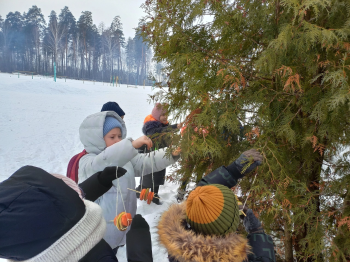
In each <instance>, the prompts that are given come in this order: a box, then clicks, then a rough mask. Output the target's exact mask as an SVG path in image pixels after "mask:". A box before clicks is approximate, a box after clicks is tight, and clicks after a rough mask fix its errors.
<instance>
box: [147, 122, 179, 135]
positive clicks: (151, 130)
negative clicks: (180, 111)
mask: <svg viewBox="0 0 350 262" xmlns="http://www.w3.org/2000/svg"><path fill="white" fill-rule="evenodd" d="M176 128H177V124H174V125H168V126H161V124H160V123H159V122H156V121H151V122H148V123H145V125H144V127H143V128H142V131H143V133H144V134H145V135H146V136H151V135H154V134H159V133H166V132H169V131H171V130H173V129H176Z"/></svg>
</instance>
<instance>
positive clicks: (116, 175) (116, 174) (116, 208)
mask: <svg viewBox="0 0 350 262" xmlns="http://www.w3.org/2000/svg"><path fill="white" fill-rule="evenodd" d="M115 177H116V178H118V167H117V170H116V171H115ZM118 184H119V179H118ZM118 202H119V195H118V187H117V203H116V207H115V213H116V216H117V215H118Z"/></svg>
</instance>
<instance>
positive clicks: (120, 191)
mask: <svg viewBox="0 0 350 262" xmlns="http://www.w3.org/2000/svg"><path fill="white" fill-rule="evenodd" d="M118 188H119V192H120V197H121V199H122V202H123V207H124V212H125V213H126V208H125V204H124V199H123V195H122V190H121V189H120V184H119V179H118Z"/></svg>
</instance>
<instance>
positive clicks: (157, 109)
mask: <svg viewBox="0 0 350 262" xmlns="http://www.w3.org/2000/svg"><path fill="white" fill-rule="evenodd" d="M166 113H167V111H166V110H165V109H164V107H163V106H162V104H161V103H156V105H155V106H154V108H153V110H152V116H153V117H154V118H155V119H156V120H157V121H160V116H161V115H164V114H166Z"/></svg>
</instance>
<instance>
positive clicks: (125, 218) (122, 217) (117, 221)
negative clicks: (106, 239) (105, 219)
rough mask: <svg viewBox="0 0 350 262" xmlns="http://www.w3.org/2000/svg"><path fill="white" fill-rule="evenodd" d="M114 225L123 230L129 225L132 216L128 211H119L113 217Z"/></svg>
mask: <svg viewBox="0 0 350 262" xmlns="http://www.w3.org/2000/svg"><path fill="white" fill-rule="evenodd" d="M113 222H114V225H115V226H116V227H117V228H118V230H120V231H125V230H126V229H127V228H128V226H130V225H131V222H132V217H131V214H130V213H126V212H121V213H120V214H119V215H117V216H116V217H115V218H114V221H113Z"/></svg>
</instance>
